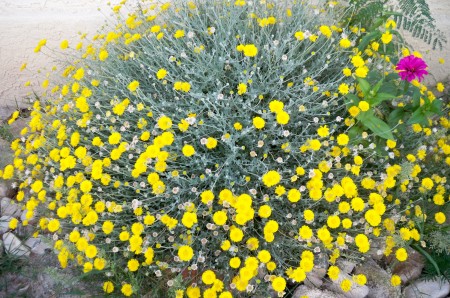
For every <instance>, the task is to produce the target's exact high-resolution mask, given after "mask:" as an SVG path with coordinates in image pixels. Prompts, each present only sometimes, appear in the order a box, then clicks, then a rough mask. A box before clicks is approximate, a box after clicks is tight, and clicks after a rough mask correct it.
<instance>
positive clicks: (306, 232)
mask: <svg viewBox="0 0 450 298" xmlns="http://www.w3.org/2000/svg"><path fill="white" fill-rule="evenodd" d="M298 233H299V235H300V237H301V238H302V239H304V240H309V239H311V237H312V236H313V231H312V229H311V228H310V227H309V226H306V225H303V226H302V227H301V228H300V229H299V230H298Z"/></svg>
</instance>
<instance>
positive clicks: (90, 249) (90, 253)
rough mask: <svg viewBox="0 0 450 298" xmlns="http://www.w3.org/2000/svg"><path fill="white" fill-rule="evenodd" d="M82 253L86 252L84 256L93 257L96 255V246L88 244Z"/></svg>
mask: <svg viewBox="0 0 450 298" xmlns="http://www.w3.org/2000/svg"><path fill="white" fill-rule="evenodd" d="M80 239H81V238H80ZM84 253H85V254H86V257H88V258H90V259H93V258H95V256H96V255H97V247H95V246H94V245H88V246H87V247H86V250H85V251H84Z"/></svg>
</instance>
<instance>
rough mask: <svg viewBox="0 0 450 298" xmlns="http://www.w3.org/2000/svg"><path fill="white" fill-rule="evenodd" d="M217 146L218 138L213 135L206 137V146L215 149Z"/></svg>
mask: <svg viewBox="0 0 450 298" xmlns="http://www.w3.org/2000/svg"><path fill="white" fill-rule="evenodd" d="M216 147H217V140H216V139H215V138H213V137H209V138H207V139H206V148H208V149H214V148H216Z"/></svg>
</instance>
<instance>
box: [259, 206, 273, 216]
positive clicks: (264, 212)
mask: <svg viewBox="0 0 450 298" xmlns="http://www.w3.org/2000/svg"><path fill="white" fill-rule="evenodd" d="M271 214H272V208H270V206H269V205H262V206H261V207H259V210H258V215H259V216H260V217H262V218H268V217H269V216H270V215H271Z"/></svg>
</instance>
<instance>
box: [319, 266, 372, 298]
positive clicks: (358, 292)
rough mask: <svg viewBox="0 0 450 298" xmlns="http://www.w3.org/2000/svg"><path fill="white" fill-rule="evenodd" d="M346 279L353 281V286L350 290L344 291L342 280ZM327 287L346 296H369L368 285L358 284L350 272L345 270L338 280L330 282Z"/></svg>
mask: <svg viewBox="0 0 450 298" xmlns="http://www.w3.org/2000/svg"><path fill="white" fill-rule="evenodd" d="M344 279H348V280H350V281H351V282H352V288H351V289H350V291H348V292H344V291H343V290H342V288H341V282H342V281H343V280H344ZM326 287H327V288H328V289H329V290H331V291H333V292H335V293H338V294H340V295H342V296H343V297H346V298H364V297H367V295H368V294H369V288H368V287H367V286H366V285H362V286H361V285H359V284H357V283H356V282H354V281H353V279H352V277H351V276H350V275H349V274H347V273H345V272H343V271H341V272H340V273H339V276H338V278H337V279H336V280H333V281H332V282H328V283H327V284H326Z"/></svg>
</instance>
